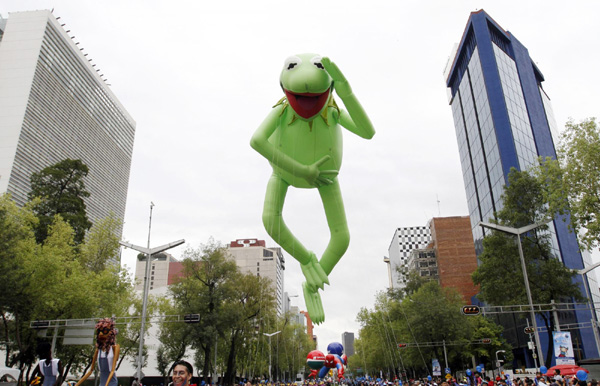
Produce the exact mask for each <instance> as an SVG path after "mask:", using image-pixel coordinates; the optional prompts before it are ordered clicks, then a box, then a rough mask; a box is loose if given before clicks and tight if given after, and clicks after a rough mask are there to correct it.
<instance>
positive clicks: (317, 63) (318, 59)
mask: <svg viewBox="0 0 600 386" xmlns="http://www.w3.org/2000/svg"><path fill="white" fill-rule="evenodd" d="M310 62H311V63H312V64H313V65H314V66H315V67H317V68H320V69H321V70H324V69H325V67H323V63H321V57H320V56H315V57H314V58H312V59H311V60H310Z"/></svg>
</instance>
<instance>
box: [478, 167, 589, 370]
mask: <svg viewBox="0 0 600 386" xmlns="http://www.w3.org/2000/svg"><path fill="white" fill-rule="evenodd" d="M543 190H544V187H543V186H542V184H541V183H540V181H539V179H537V178H536V177H535V176H534V175H533V174H532V173H529V172H526V171H518V170H516V169H514V168H513V169H511V172H510V173H509V176H508V185H507V186H505V190H504V193H503V195H502V202H503V208H502V210H500V211H498V212H497V213H496V219H495V220H494V219H491V220H490V221H493V222H495V223H498V224H500V225H506V226H509V227H513V228H520V227H523V226H526V225H529V224H533V223H536V222H541V221H542V220H543V219H545V218H547V217H548V215H549V213H548V207H547V205H546V201H545V197H544V193H543ZM521 244H522V248H523V255H524V258H525V265H526V268H527V275H528V277H529V285H530V288H531V295H532V299H533V302H534V303H536V304H549V303H550V302H551V301H552V300H556V301H560V300H564V299H573V298H574V299H577V300H581V299H582V297H581V293H580V290H579V287H578V285H577V284H576V283H575V282H574V280H573V278H574V277H575V275H576V273H575V272H573V271H571V270H569V269H568V268H566V267H565V266H564V265H563V264H562V263H561V262H560V261H559V260H558V259H557V258H556V257H555V256H554V255H553V252H552V248H551V242H550V233H549V231H548V226H541V227H538V228H536V229H534V230H533V231H531V232H529V233H528V234H525V235H522V236H521ZM479 260H480V261H481V264H480V265H479V266H478V267H477V270H476V271H475V272H474V273H473V275H472V278H473V282H474V283H475V284H477V285H479V286H480V293H479V294H478V295H477V297H478V298H479V299H481V300H482V301H484V302H486V303H488V304H493V305H510V304H527V303H528V300H527V294H526V292H525V286H524V285H520V284H517V283H519V281H522V278H523V271H522V268H521V260H520V257H519V251H518V245H517V242H516V238H515V236H513V235H508V234H506V233H503V232H497V231H492V232H491V234H489V235H487V236H486V237H485V238H484V239H483V252H482V253H481V254H480V255H479ZM540 315H541V316H542V318H543V320H544V322H545V324H546V328H547V331H548V335H549V336H548V341H549V342H551V343H550V345H549V347H548V354H547V355H546V365H547V366H549V365H550V360H551V359H552V354H551V353H552V349H553V347H552V335H551V334H552V331H553V330H554V319H553V318H552V317H550V315H549V313H541V314H540Z"/></svg>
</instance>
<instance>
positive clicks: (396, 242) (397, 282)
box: [386, 226, 431, 289]
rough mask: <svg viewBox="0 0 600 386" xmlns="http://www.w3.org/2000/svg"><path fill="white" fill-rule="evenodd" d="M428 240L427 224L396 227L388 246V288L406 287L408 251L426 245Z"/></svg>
mask: <svg viewBox="0 0 600 386" xmlns="http://www.w3.org/2000/svg"><path fill="white" fill-rule="evenodd" d="M430 242H431V231H430V230H429V226H415V227H405V228H398V229H396V231H395V232H394V237H393V238H392V242H391V243H390V247H389V248H388V253H389V262H388V263H389V264H388V276H389V279H390V288H397V289H402V288H404V287H406V280H407V279H408V276H407V274H408V271H409V269H408V259H409V257H410V253H411V252H412V251H413V250H415V249H422V248H425V247H427V245H428V244H429V243H430ZM386 262H387V261H386Z"/></svg>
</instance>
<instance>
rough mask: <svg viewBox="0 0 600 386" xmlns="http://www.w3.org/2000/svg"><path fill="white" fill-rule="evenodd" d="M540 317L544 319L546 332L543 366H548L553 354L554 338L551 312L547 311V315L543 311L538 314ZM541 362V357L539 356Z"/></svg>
mask: <svg viewBox="0 0 600 386" xmlns="http://www.w3.org/2000/svg"><path fill="white" fill-rule="evenodd" d="M540 315H541V317H542V319H544V324H545V325H546V331H547V334H548V349H547V350H546V355H545V358H544V359H545V361H544V366H546V367H547V368H550V365H551V364H552V357H553V356H554V339H553V337H552V331H554V327H555V326H554V318H553V317H552V313H551V312H548V315H547V314H545V313H542V314H540ZM540 363H541V358H540Z"/></svg>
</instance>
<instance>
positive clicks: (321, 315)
mask: <svg viewBox="0 0 600 386" xmlns="http://www.w3.org/2000/svg"><path fill="white" fill-rule="evenodd" d="M302 290H303V292H304V302H305V303H306V309H307V310H308V315H310V319H311V320H312V322H313V323H315V324H321V323H323V322H324V321H325V311H323V303H321V295H319V290H318V289H317V290H315V291H312V290H311V288H310V286H309V284H308V283H307V282H304V283H302Z"/></svg>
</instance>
